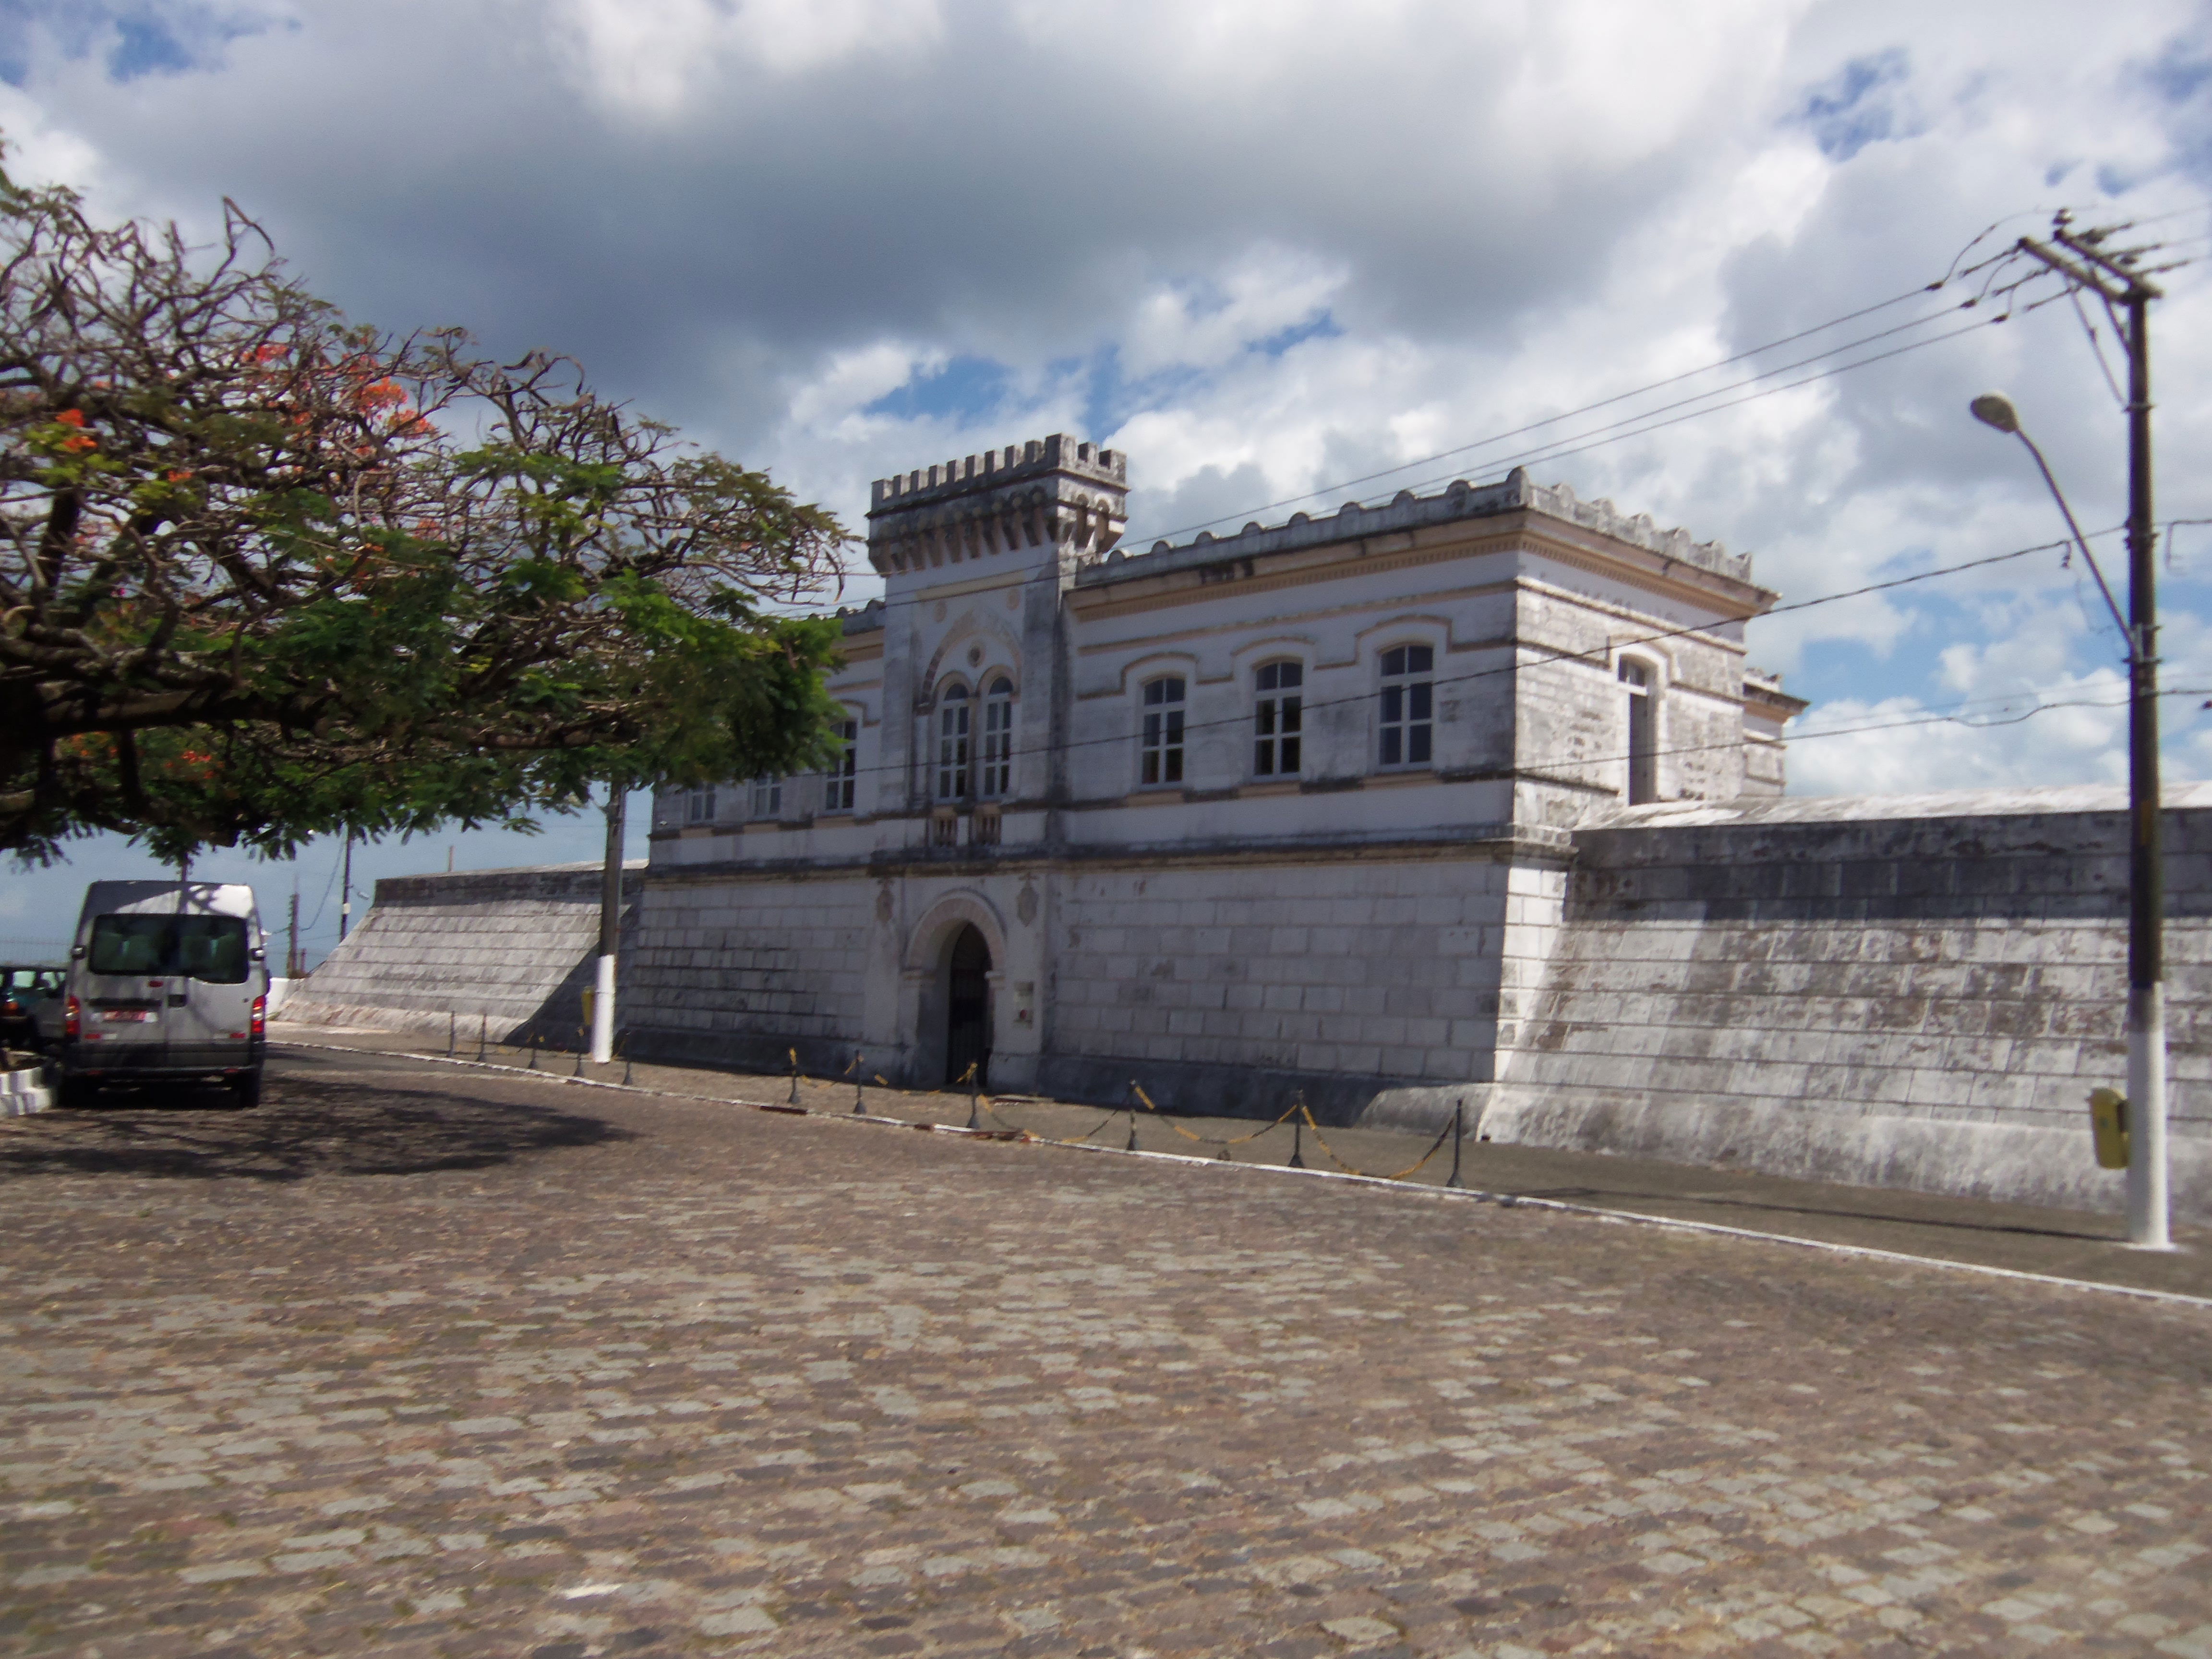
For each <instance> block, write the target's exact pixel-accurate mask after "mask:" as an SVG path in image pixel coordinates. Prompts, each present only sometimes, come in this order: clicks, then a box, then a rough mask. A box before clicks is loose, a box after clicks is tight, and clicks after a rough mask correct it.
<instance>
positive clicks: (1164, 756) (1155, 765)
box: [1138, 675, 1183, 784]
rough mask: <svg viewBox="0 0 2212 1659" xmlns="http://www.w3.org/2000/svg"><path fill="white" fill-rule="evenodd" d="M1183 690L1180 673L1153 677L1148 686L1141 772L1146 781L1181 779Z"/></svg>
mask: <svg viewBox="0 0 2212 1659" xmlns="http://www.w3.org/2000/svg"><path fill="white" fill-rule="evenodd" d="M1182 694H1183V683H1182V678H1181V677H1179V676H1173V675H1171V676H1170V677H1169V678H1166V679H1159V680H1152V681H1150V682H1148V683H1147V684H1146V687H1145V725H1144V743H1143V745H1142V760H1141V763H1140V765H1139V773H1138V776H1139V781H1142V782H1144V783H1146V784H1161V783H1181V782H1182Z"/></svg>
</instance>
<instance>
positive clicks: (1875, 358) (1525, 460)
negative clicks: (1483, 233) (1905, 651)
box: [873, 294, 2062, 614]
mask: <svg viewBox="0 0 2212 1659" xmlns="http://www.w3.org/2000/svg"><path fill="white" fill-rule="evenodd" d="M2061 297H2062V296H2061V295H2056V294H2054V295H2051V296H2049V297H2048V298H2046V299H2042V300H2036V301H2029V302H2027V304H2025V305H2022V306H2021V307H2020V308H2019V310H2018V311H2017V312H2010V311H2008V312H2005V313H2000V314H1998V315H1996V316H1992V317H1987V318H1978V319H1976V320H1974V321H1972V322H1971V323H1967V324H1966V325H1964V326H1962V327H1960V328H1956V329H1953V330H1951V331H1948V332H1947V333H1943V334H1938V335H1935V336H1933V337H1929V338H1928V339H1924V340H1916V341H1910V342H1907V343H1905V344H1904V345H1900V346H1895V347H1893V348H1892V349H1889V350H1887V351H1884V352H1878V353H1875V354H1874V355H1872V356H1867V357H1862V358H1859V359H1857V360H1856V361H1854V362H1848V363H1838V364H1835V365H1833V366H1832V367H1830V368H1826V369H1820V370H1817V371H1815V372H1814V373H1813V374H1807V375H1803V376H1802V377H1800V378H1799V379H1797V380H1791V381H1789V382H1786V383H1785V384H1784V385H1781V386H1761V387H1759V389H1758V390H1756V391H1752V392H1746V393H1745V394H1744V395H1743V396H1742V397H1740V398H1730V399H1729V401H1727V402H1725V403H1718V404H1715V403H1710V402H1708V401H1707V400H1708V399H1710V398H1714V397H1717V396H1719V395H1720V394H1721V393H1722V392H1731V391H1735V390H1736V389H1738V388H1739V387H1741V386H1753V385H1754V384H1755V383H1756V382H1757V381H1759V380H1763V379H1765V378H1766V374H1758V375H1752V376H1749V377H1747V379H1745V380H1740V381H1737V382H1735V385H1733V386H1718V387H1716V388H1714V390H1713V391H1712V392H1705V393H1700V394H1699V396H1697V397H1695V398H1685V399H1683V400H1682V402H1681V403H1680V404H1668V405H1665V406H1664V410H1680V409H1685V406H1686V405H1688V404H1705V406H1704V407H1702V408H1687V409H1686V411H1685V412H1682V413H1678V414H1673V415H1668V416H1667V418H1665V419H1656V420H1655V419H1652V418H1651V417H1652V416H1656V415H1660V414H1662V413H1663V412H1664V410H1645V411H1644V413H1642V414H1639V415H1634V416H1626V417H1625V418H1624V419H1623V420H1621V421H1616V422H1609V423H1607V425H1605V426H1600V427H1595V428H1590V429H1589V430H1588V431H1586V432H1581V433H1576V434H1572V435H1570V436H1568V437H1565V438H1561V439H1559V440H1558V441H1557V443H1556V444H1553V445H1547V446H1543V447H1539V448H1535V449H1530V450H1524V451H1522V452H1521V453H1517V454H1513V455H1508V456H1505V457H1504V458H1503V459H1498V460H1495V461H1492V462H1491V463H1490V464H1489V466H1490V469H1491V471H1495V472H1502V473H1510V471H1512V470H1513V469H1514V468H1516V467H1522V466H1527V465H1543V464H1545V463H1547V462H1550V461H1555V460H1564V459H1567V458H1568V457H1569V456H1572V455H1580V454H1585V453H1589V451H1591V450H1593V449H1601V448H1603V447H1605V446H1607V444H1613V443H1620V442H1624V441H1626V440H1628V439H1630V438H1637V437H1642V436H1644V435H1646V434H1648V433H1652V432H1657V431H1662V430H1663V429H1665V428H1668V427H1672V426H1680V425H1681V424H1682V423H1683V422H1687V421H1692V420H1696V419H1699V417H1701V416H1706V415H1712V414H1717V413H1719V412H1720V411H1721V410H1726V409H1734V408H1737V407H1739V406H1741V404H1747V403H1753V402H1756V401H1757V400H1758V399H1759V398H1771V397H1775V396H1778V394H1780V393H1782V392H1793V391H1796V390H1797V389H1798V388H1799V387H1801V386H1810V385H1812V384H1814V382H1816V381H1820V380H1832V379H1833V378H1834V377H1836V376H1837V375H1839V374H1849V373H1850V371H1851V370H1853V369H1856V368H1869V367H1870V366H1871V365H1873V364H1875V363H1879V362H1887V361H1888V360H1889V359H1891V358H1893V357H1900V356H1905V354H1906V353H1908V352H1912V351H1918V350H1921V349H1924V348H1926V347H1929V346H1933V345H1941V344H1942V343H1944V342H1945V341H1947V340H1953V339H1956V338H1958V337H1960V335H1963V334H1969V333H1972V332H1973V331H1975V330H1976V329H1981V328H1990V327H1994V326H1995V325H1997V324H1999V323H2002V322H2006V321H2008V320H2010V319H2011V318H2012V317H2014V316H2015V315H2019V316H2025V315H2027V314H2028V313H2031V312H2034V311H2039V310H2040V309H2041V308H2042V307H2045V306H2046V305H2051V304H2053V303H2055V302H2056V301H2057V300H2058V299H2059V298H2061ZM1923 320H1926V319H1923ZM1894 332H1895V331H1894V330H1887V331H1883V333H1882V334H1881V335H1873V336H1869V337H1868V339H1869V340H1872V339H1878V338H1882V337H1886V336H1887V334H1890V333H1894ZM1858 343H1865V342H1858ZM1838 349H1850V348H1849V347H1843V348H1838ZM1821 355H1822V356H1826V355H1829V354H1821ZM1819 361H1820V356H1814V357H1808V358H1806V359H1804V360H1802V362H1797V363H1792V364H1788V365H1785V366H1784V367H1783V368H1779V369H1775V370H1770V371H1767V374H1787V373H1790V371H1792V370H1794V369H1797V368H1805V367H1807V366H1808V364H1811V363H1814V362H1819ZM1634 422H1645V424H1643V425H1635V424H1634ZM1539 424H1542V423H1541V422H1540V423H1539ZM1618 427H1626V428H1628V429H1627V430H1621V431H1616V430H1613V428H1618ZM1585 438H1587V439H1589V440H1590V441H1589V442H1583V441H1582V440H1583V439H1585ZM1563 445H1564V446H1571V447H1559V446H1563ZM1468 447H1475V446H1468ZM1446 453H1457V452H1455V451H1452V452H1446ZM1407 465H1414V464H1413V463H1408V464H1407ZM1376 476H1381V475H1376ZM1453 482H1457V480H1455V479H1453V478H1450V477H1448V476H1447V475H1442V474H1439V475H1437V477H1431V478H1425V479H1422V480H1420V481H1419V483H1416V484H1414V485H1413V486H1411V488H1413V489H1424V488H1429V487H1432V486H1435V485H1438V484H1442V483H1453ZM1317 493H1322V494H1326V493H1328V492H1327V491H1322V492H1317ZM1296 499H1298V500H1304V499H1306V498H1305V497H1303V496H1301V497H1297V498H1296ZM1283 504H1284V503H1280V502H1279V503H1276V505H1278V506H1280V505H1283ZM1260 510H1261V511H1263V512H1264V511H1266V510H1267V509H1266V508H1261V509H1260ZM1235 516H1237V515H1236V514H1234V513H1230V514H1226V515H1225V516H1224V518H1223V519H1216V520H1208V522H1209V523H1215V524H1218V523H1223V522H1225V520H1227V519H1229V518H1234V517H1235ZM1177 533H1180V532H1177ZM1136 539H1138V540H1141V539H1143V538H1136ZM1134 556H1135V557H1139V558H1142V557H1144V556H1145V555H1144V554H1141V553H1140V554H1137V555H1134ZM873 603H874V604H875V605H876V606H877V608H878V610H880V611H892V610H896V609H902V608H905V607H910V606H913V605H924V604H929V603H933V601H931V600H930V599H928V598H927V596H926V595H923V594H915V595H912V596H910V597H908V598H906V599H891V598H890V597H888V596H885V597H884V598H882V599H878V600H876V601H874V602H873ZM1790 608H1792V609H1794V608H1796V607H1790ZM1769 614H1771V612H1770V613H1769Z"/></svg>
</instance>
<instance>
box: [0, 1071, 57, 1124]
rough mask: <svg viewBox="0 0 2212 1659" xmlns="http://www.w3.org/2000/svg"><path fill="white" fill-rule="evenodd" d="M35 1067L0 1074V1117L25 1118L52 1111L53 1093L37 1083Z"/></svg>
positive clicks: (38, 1074) (37, 1072) (37, 1073)
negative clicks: (34, 1113) (35, 1113)
mask: <svg viewBox="0 0 2212 1659" xmlns="http://www.w3.org/2000/svg"><path fill="white" fill-rule="evenodd" d="M39 1077H40V1073H39V1069H38V1067H36V1066H27V1067H26V1068H25V1069H23V1070H22V1071H20V1072H0V1117H27V1116H28V1115H30V1114H32V1113H33V1112H48V1111H52V1109H53V1105H54V1091H52V1090H51V1089H49V1088H47V1087H46V1085H44V1084H42V1083H40V1081H39Z"/></svg>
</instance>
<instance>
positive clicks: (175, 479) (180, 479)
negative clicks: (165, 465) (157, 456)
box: [169, 472, 192, 483]
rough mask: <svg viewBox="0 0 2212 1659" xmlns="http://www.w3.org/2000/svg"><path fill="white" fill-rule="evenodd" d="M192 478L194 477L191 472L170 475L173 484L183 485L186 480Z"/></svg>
mask: <svg viewBox="0 0 2212 1659" xmlns="http://www.w3.org/2000/svg"><path fill="white" fill-rule="evenodd" d="M191 476H192V475H191V473H189V472H172V473H171V474H169V482H170V483H184V482H185V479H187V478H189V477H191Z"/></svg>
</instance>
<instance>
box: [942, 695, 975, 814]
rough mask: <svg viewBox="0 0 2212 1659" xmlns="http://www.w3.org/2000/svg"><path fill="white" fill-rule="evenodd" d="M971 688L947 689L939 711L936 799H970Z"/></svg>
mask: <svg viewBox="0 0 2212 1659" xmlns="http://www.w3.org/2000/svg"><path fill="white" fill-rule="evenodd" d="M968 732H969V703H968V688H967V687H965V686H962V685H955V686H951V687H948V688H947V689H946V690H945V696H944V698H943V700H942V701H941V702H939V706H938V710H937V798H938V799H939V800H965V799H968Z"/></svg>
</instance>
